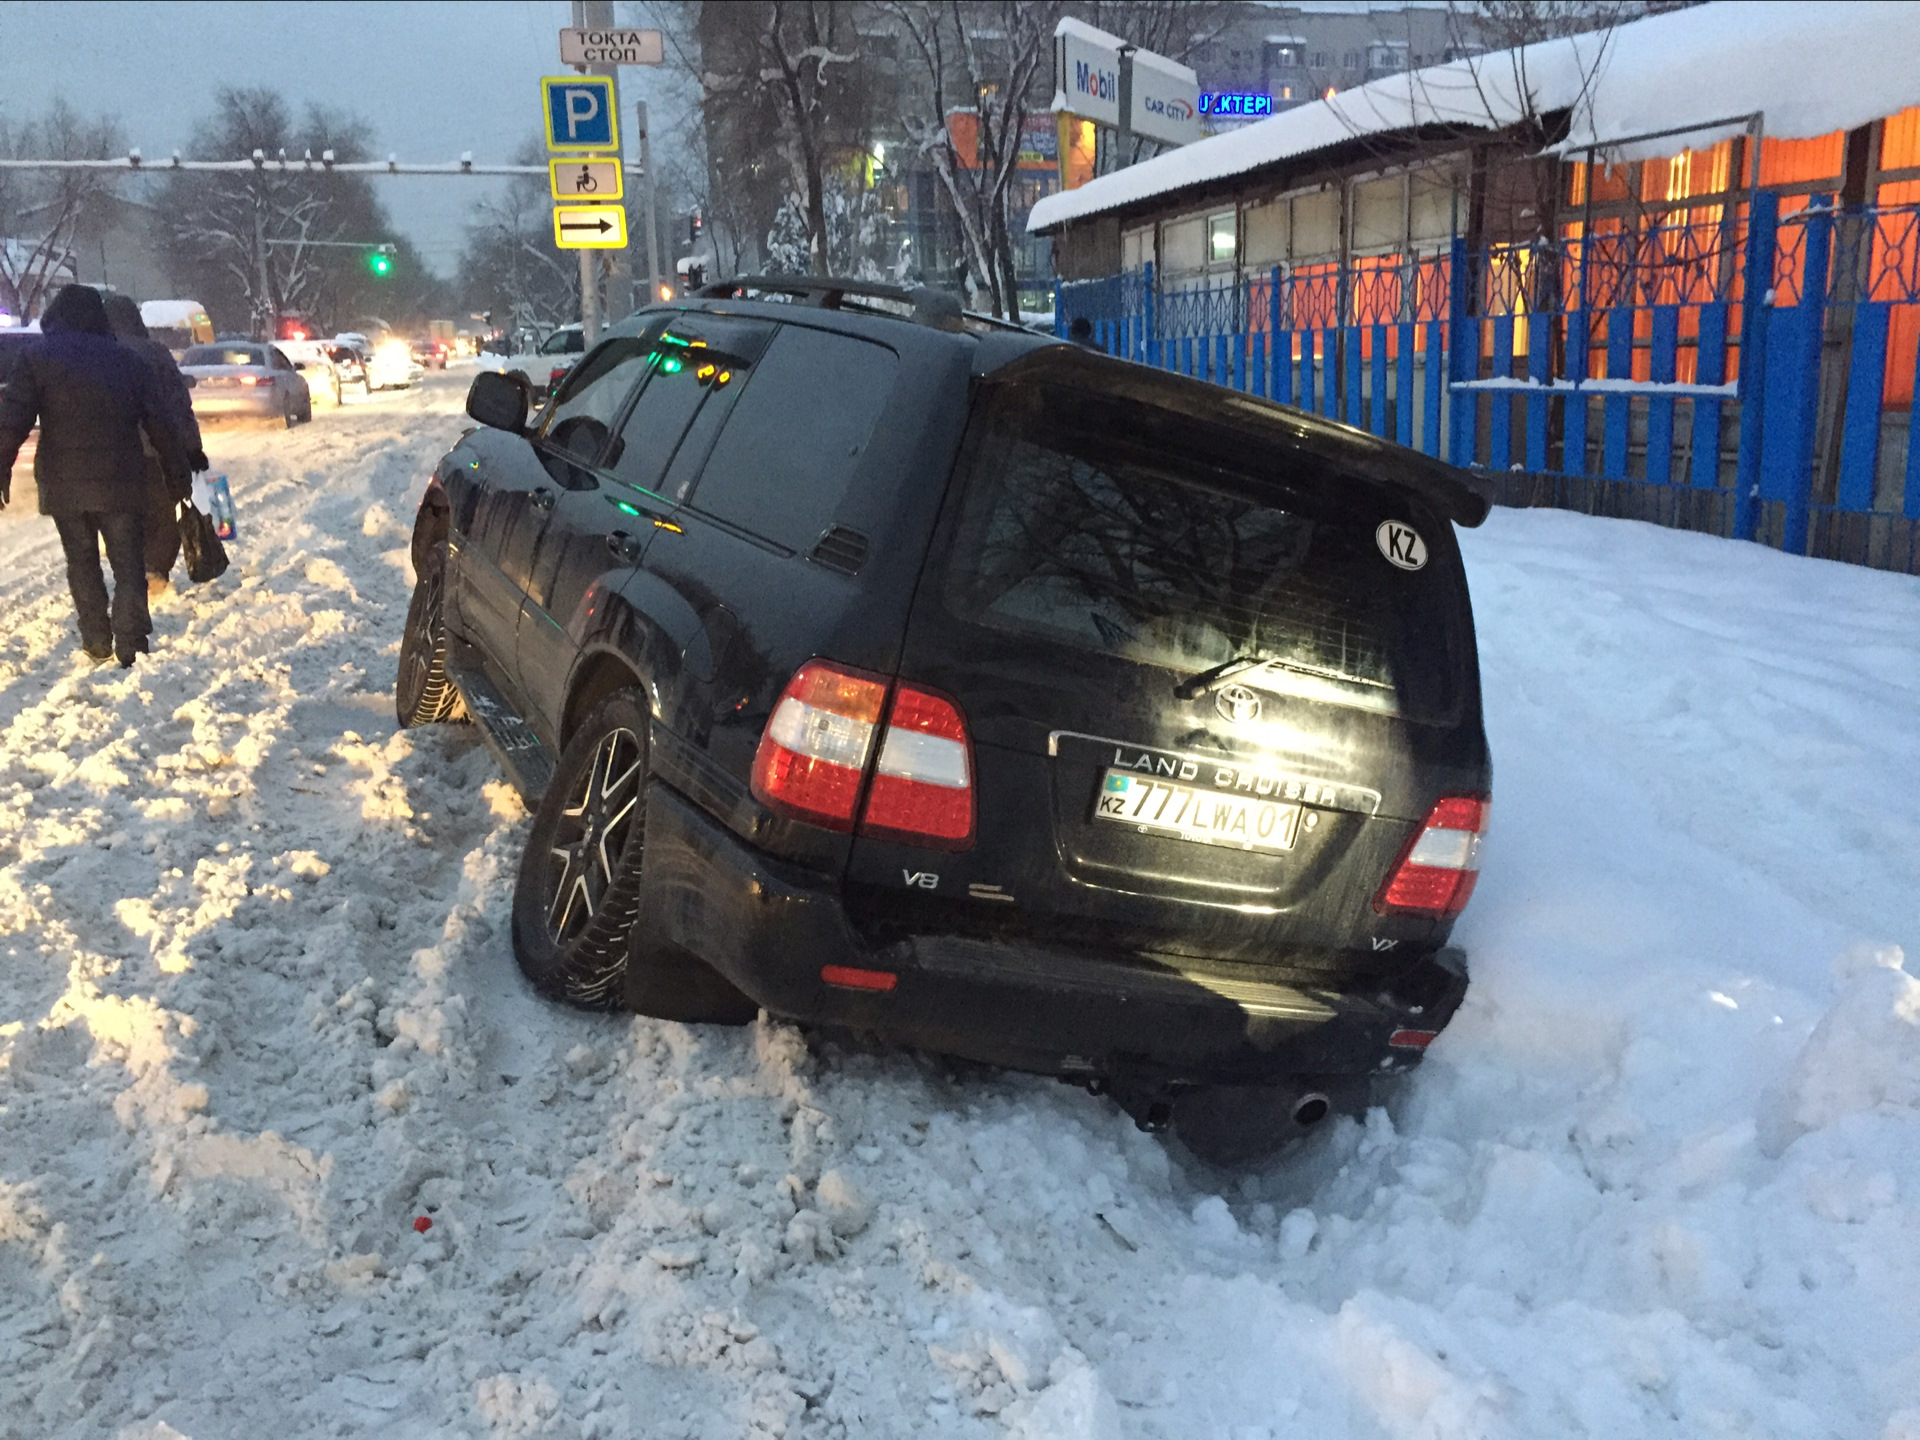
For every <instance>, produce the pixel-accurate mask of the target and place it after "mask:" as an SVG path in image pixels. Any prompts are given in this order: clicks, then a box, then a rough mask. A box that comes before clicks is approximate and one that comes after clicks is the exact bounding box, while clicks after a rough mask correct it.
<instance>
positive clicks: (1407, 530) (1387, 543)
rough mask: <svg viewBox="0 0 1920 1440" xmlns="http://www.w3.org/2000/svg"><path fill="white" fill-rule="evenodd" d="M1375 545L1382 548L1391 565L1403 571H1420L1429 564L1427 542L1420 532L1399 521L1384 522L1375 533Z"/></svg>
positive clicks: (1381, 551)
mask: <svg viewBox="0 0 1920 1440" xmlns="http://www.w3.org/2000/svg"><path fill="white" fill-rule="evenodd" d="M1373 543H1374V544H1376V545H1378V546H1379V547H1380V553H1381V554H1382V555H1384V556H1386V557H1387V563H1388V564H1389V565H1397V566H1399V567H1400V568H1401V569H1402V570H1418V569H1419V568H1420V567H1421V566H1422V565H1425V564H1426V563H1427V542H1426V541H1424V540H1422V539H1421V538H1420V532H1419V531H1418V530H1416V529H1414V528H1413V527H1412V526H1411V525H1407V524H1404V523H1403V522H1401V521H1399V520H1382V521H1381V522H1380V528H1379V529H1377V530H1375V531H1374V532H1373Z"/></svg>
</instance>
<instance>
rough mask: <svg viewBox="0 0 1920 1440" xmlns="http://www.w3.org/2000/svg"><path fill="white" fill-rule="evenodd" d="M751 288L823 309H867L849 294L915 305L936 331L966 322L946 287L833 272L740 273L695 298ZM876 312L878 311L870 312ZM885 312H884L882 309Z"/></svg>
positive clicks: (921, 321)
mask: <svg viewBox="0 0 1920 1440" xmlns="http://www.w3.org/2000/svg"><path fill="white" fill-rule="evenodd" d="M750 290H758V291H761V292H762V293H765V294H771V295H792V296H795V297H799V298H802V299H804V300H805V302H806V303H807V304H809V305H813V306H816V307H818V308H820V309H822V310H845V309H854V310H866V309H867V308H868V307H866V306H863V305H858V304H856V305H851V306H849V305H846V304H845V303H843V302H844V301H845V300H846V299H848V298H849V297H851V298H854V299H856V300H858V299H871V300H891V301H893V302H894V303H895V304H897V305H907V306H910V307H911V308H912V312H913V313H912V315H911V316H909V317H902V318H910V319H911V320H912V321H913V323H914V324H916V325H929V326H932V327H933V328H934V329H936V330H958V329H960V328H961V327H962V325H963V323H964V318H963V317H964V312H963V311H962V310H961V308H960V302H959V301H958V300H956V299H954V298H953V296H951V295H949V294H947V293H946V292H945V291H944V290H931V289H929V288H927V287H926V286H925V285H886V284H883V283H881V282H880V281H877V280H851V279H842V278H840V277H838V276H833V275H737V276H735V277H734V278H733V279H731V280H715V281H713V282H712V283H710V284H707V285H702V286H701V287H700V288H699V289H698V290H696V291H694V292H693V298H694V299H696V300H731V299H733V298H734V297H735V296H736V295H738V296H744V295H745V294H746V293H747V292H748V291H750ZM869 313H875V312H869ZM882 313H883V312H882Z"/></svg>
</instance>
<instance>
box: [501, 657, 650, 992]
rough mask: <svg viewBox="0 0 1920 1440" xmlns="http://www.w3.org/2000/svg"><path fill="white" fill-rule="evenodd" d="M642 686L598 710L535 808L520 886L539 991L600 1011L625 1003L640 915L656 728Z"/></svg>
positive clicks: (525, 959) (519, 943) (531, 973)
mask: <svg viewBox="0 0 1920 1440" xmlns="http://www.w3.org/2000/svg"><path fill="white" fill-rule="evenodd" d="M651 721H652V716H651V715H650V714H649V713H648V711H647V706H646V701H645V697H644V696H643V695H642V693H641V692H640V691H639V690H635V689H628V690H616V691H614V692H613V694H611V695H609V696H607V698H606V699H604V700H602V701H601V702H600V703H599V704H598V705H596V706H595V707H594V708H593V712H592V713H591V714H589V715H588V716H587V718H586V719H585V720H584V721H582V722H581V725H580V728H579V729H578V730H577V731H575V732H574V736H573V738H572V739H571V740H569V741H568V742H567V747H566V749H565V750H563V751H562V752H561V753H560V763H559V764H558V765H557V766H556V767H554V774H553V779H552V781H550V782H549V783H548V785H547V789H546V793H545V794H544V795H543V796H541V798H540V803H539V805H538V806H537V807H536V808H535V809H534V812H533V828H532V830H531V831H530V832H529V833H528V835H527V848H526V852H525V854H523V855H522V856H521V858H520V878H519V880H518V882H517V883H516V884H515V886H514V891H513V954H514V958H515V959H516V960H518V961H519V963H520V969H521V971H522V972H523V973H524V974H525V975H526V977H527V979H528V980H530V981H532V982H533V986H534V988H535V989H537V990H539V991H540V992H541V993H542V994H545V995H549V996H552V997H553V998H554V999H556V1000H564V1001H566V1002H567V1003H568V1004H570V1005H580V1006H584V1007H587V1008H590V1009H595V1010H605V1009H610V1008H612V1007H613V1006H614V1005H615V1004H617V1003H618V1002H619V1000H620V999H621V996H622V992H623V990H624V987H625V982H626V975H627V957H628V941H629V939H630V936H631V932H632V930H633V926H634V922H635V921H636V920H637V919H638V918H639V914H640V859H641V854H642V852H643V851H644V849H645V848H646V826H647V815H646V783H647V728H648V726H649V724H650V723H651Z"/></svg>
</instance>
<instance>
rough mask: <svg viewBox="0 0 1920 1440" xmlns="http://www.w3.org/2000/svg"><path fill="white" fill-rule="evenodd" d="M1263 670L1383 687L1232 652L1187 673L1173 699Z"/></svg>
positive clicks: (1273, 658) (1333, 672) (1198, 694)
mask: <svg viewBox="0 0 1920 1440" xmlns="http://www.w3.org/2000/svg"><path fill="white" fill-rule="evenodd" d="M1266 670H1285V671H1288V672H1290V673H1292V674H1295V675H1311V676H1313V677H1314V678H1316V679H1319V680H1331V681H1334V682H1336V683H1339V684H1344V685H1361V686H1371V687H1375V688H1380V689H1385V688H1387V687H1385V686H1380V685H1379V684H1378V682H1377V681H1370V680H1362V679H1360V678H1359V677H1358V676H1354V675H1342V674H1341V673H1340V672H1339V671H1338V670H1323V669H1321V668H1320V667H1318V666H1315V665H1302V664H1299V663H1298V662H1297V661H1292V660H1282V659H1280V658H1279V657H1277V656H1272V655H1269V656H1267V657H1265V658H1264V659H1262V658H1261V657H1259V656H1254V655H1236V656H1234V657H1233V659H1231V660H1229V661H1227V662H1226V663H1224V664H1221V665H1216V666H1214V667H1213V668H1212V669H1211V670H1202V671H1201V672H1200V673H1199V674H1198V675H1190V676H1188V677H1187V678H1186V679H1185V680H1182V681H1181V682H1180V683H1179V684H1178V685H1176V686H1174V687H1173V695H1174V698H1175V699H1176V700H1198V699H1199V698H1200V697H1201V696H1202V695H1205V694H1208V693H1209V692H1211V691H1214V690H1218V689H1219V688H1220V687H1221V686H1222V685H1225V684H1226V683H1227V682H1228V681H1229V680H1234V679H1237V678H1238V677H1240V676H1242V675H1257V674H1259V673H1261V672H1262V671H1266Z"/></svg>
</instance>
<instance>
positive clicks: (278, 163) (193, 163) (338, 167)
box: [0, 150, 646, 175]
mask: <svg viewBox="0 0 1920 1440" xmlns="http://www.w3.org/2000/svg"><path fill="white" fill-rule="evenodd" d="M625 168H626V171H627V173H628V174H630V175H641V174H645V173H646V172H645V171H644V170H643V169H642V168H641V166H640V165H639V164H638V163H637V162H635V161H631V160H629V161H627V162H626V166H625ZM0 170H128V171H140V172H142V173H145V174H154V173H161V172H172V171H176V170H180V171H184V170H211V171H219V172H224V173H228V174H245V173H246V172H247V171H250V170H253V171H259V172H261V173H263V174H272V175H545V174H546V173H547V167H546V166H545V165H476V164H474V163H473V156H472V155H471V154H463V155H462V156H461V157H460V158H459V159H458V160H454V161H449V162H448V163H446V164H444V165H415V164H409V163H407V162H404V161H402V160H401V159H400V158H399V157H398V156H397V155H389V156H387V158H386V159H385V160H335V159H334V158H333V152H332V151H331V150H322V151H321V152H320V155H319V158H318V159H316V158H315V157H314V154H313V152H312V151H311V150H309V151H307V152H306V153H305V154H304V155H302V156H300V157H299V158H298V159H289V158H288V156H287V153H286V152H285V151H284V150H283V151H281V152H280V154H279V156H278V157H277V158H272V159H270V158H268V156H267V155H266V153H265V152H264V151H260V150H256V151H254V152H253V155H252V157H251V158H249V159H245V160H182V159H181V158H180V153H179V152H178V151H175V152H174V153H173V154H172V155H171V156H170V157H169V158H167V159H165V160H160V161H155V162H153V163H151V164H149V163H148V162H147V161H146V160H145V159H144V158H142V156H141V154H140V152H139V151H138V150H132V151H129V152H128V153H127V154H125V155H120V156H115V157H112V158H109V159H102V160H12V159H6V160H0Z"/></svg>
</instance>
